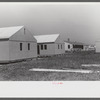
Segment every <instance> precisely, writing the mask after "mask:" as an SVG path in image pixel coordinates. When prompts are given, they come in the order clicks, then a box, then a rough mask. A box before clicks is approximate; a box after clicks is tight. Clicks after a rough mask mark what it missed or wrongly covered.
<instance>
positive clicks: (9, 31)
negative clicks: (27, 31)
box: [0, 26, 24, 39]
mask: <svg viewBox="0 0 100 100" xmlns="http://www.w3.org/2000/svg"><path fill="white" fill-rule="evenodd" d="M22 27H24V26H14V27H5V28H0V39H9V38H10V37H11V36H12V35H13V34H15V33H16V32H17V31H19V30H20V29H21V28H22Z"/></svg>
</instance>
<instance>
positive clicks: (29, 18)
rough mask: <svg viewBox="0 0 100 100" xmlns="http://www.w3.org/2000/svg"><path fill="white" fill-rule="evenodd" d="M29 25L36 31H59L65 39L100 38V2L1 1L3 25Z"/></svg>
mask: <svg viewBox="0 0 100 100" xmlns="http://www.w3.org/2000/svg"><path fill="white" fill-rule="evenodd" d="M19 25H24V26H26V27H27V28H28V29H29V30H30V31H31V32H32V33H33V34H35V35H39V34H56V33H60V34H61V36H62V38H63V39H64V40H67V38H70V40H72V41H78V42H84V43H92V44H94V43H95V41H96V40H98V39H100V3H65V2H64V3H0V27H6V26H19Z"/></svg>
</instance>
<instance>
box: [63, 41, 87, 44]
mask: <svg viewBox="0 0 100 100" xmlns="http://www.w3.org/2000/svg"><path fill="white" fill-rule="evenodd" d="M64 42H67V43H70V44H73V45H88V44H85V43H81V42H76V41H75V42H73V41H64Z"/></svg>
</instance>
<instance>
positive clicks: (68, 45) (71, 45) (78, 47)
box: [64, 41, 89, 51]
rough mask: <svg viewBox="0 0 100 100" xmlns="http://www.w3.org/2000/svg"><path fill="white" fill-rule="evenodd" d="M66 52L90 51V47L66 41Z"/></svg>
mask: <svg viewBox="0 0 100 100" xmlns="http://www.w3.org/2000/svg"><path fill="white" fill-rule="evenodd" d="M64 43H65V51H88V48H89V45H87V44H85V43H80V42H72V41H64Z"/></svg>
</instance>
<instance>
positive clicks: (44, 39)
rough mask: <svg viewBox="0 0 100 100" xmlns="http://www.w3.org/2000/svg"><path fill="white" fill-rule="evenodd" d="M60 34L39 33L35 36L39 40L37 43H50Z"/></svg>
mask: <svg viewBox="0 0 100 100" xmlns="http://www.w3.org/2000/svg"><path fill="white" fill-rule="evenodd" d="M58 36H59V34H50V35H37V36H34V37H35V38H36V40H37V43H50V42H55V41H56V39H57V38H58Z"/></svg>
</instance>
